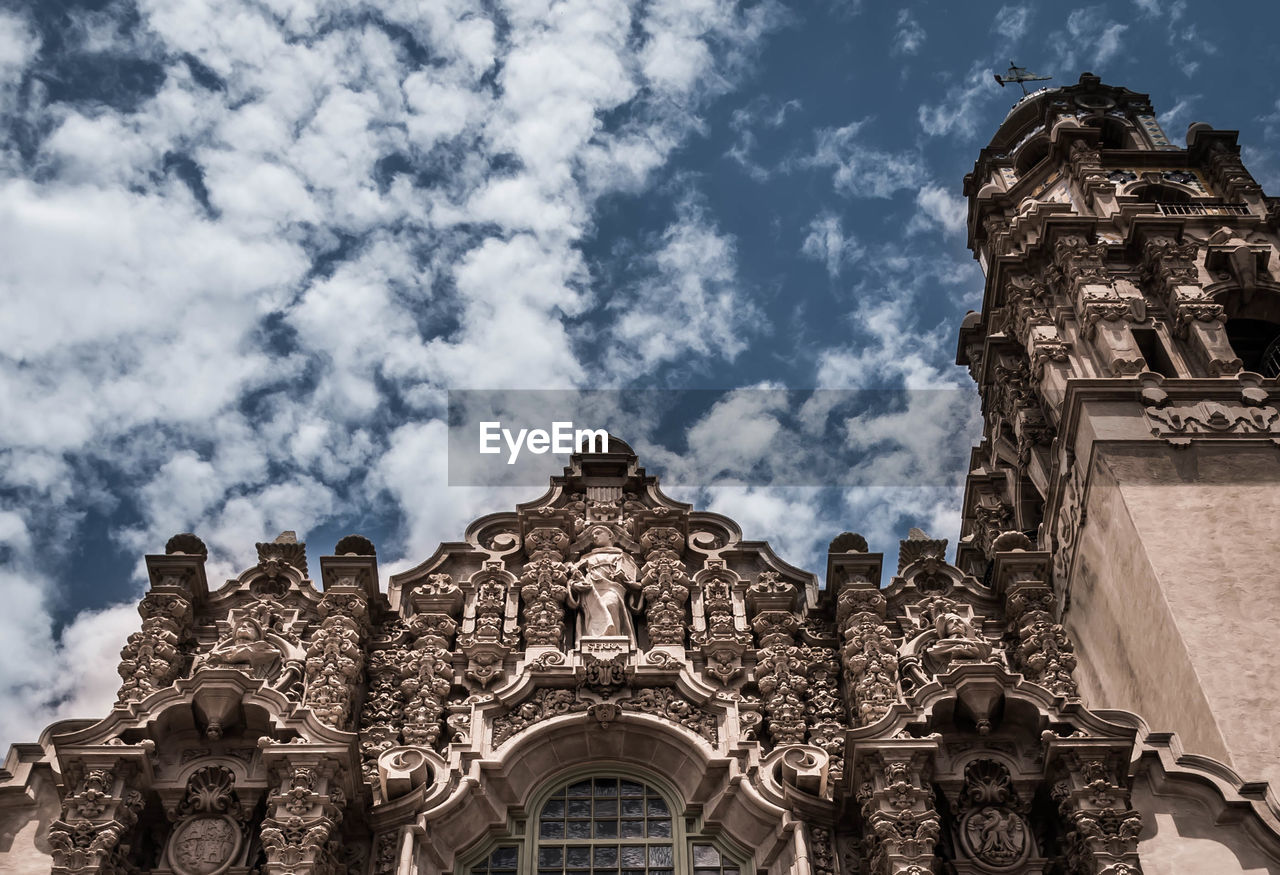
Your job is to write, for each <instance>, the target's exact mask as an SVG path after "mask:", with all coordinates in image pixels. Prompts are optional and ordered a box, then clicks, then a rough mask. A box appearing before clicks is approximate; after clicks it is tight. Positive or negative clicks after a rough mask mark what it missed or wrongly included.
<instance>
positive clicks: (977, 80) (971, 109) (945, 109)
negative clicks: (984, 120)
mask: <svg viewBox="0 0 1280 875" xmlns="http://www.w3.org/2000/svg"><path fill="white" fill-rule="evenodd" d="M999 89H1000V86H999V85H997V84H996V81H995V79H994V78H993V77H992V72H991V69H990V66H989V65H988V64H987V63H986V62H983V61H977V62H975V63H974V64H973V66H971V67H970V68H969V72H968V73H966V74H965V77H964V81H963V82H960V83H957V84H955V85H953V86H951V87H950V88H948V89H947V93H946V97H944V98H943V100H942V101H941V102H939V103H937V104H921V105H920V107H919V108H918V109H917V110H916V118H917V119H918V120H919V122H920V127H921V128H922V129H923V130H924V132H925V133H926V134H928V135H929V136H931V137H942V136H947V135H950V134H952V133H954V134H957V135H959V136H960V137H962V138H964V139H969V138H970V137H973V136H974V134H976V133H977V124H978V121H977V120H978V112H977V105H978V102H979V101H980V100H982V98H983V97H984V96H986V97H992V96H994V95H995V93H996V92H997V91H998V90H999Z"/></svg>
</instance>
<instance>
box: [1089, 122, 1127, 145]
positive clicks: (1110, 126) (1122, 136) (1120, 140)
mask: <svg viewBox="0 0 1280 875" xmlns="http://www.w3.org/2000/svg"><path fill="white" fill-rule="evenodd" d="M1085 124H1087V125H1088V126H1089V127H1091V128H1098V129H1099V130H1100V131H1101V135H1100V136H1099V137H1098V148H1100V149H1127V148H1128V147H1129V145H1130V139H1129V128H1128V127H1127V126H1126V125H1125V123H1124V122H1122V121H1120V120H1118V119H1113V118H1094V119H1090V120H1089V121H1087V122H1085Z"/></svg>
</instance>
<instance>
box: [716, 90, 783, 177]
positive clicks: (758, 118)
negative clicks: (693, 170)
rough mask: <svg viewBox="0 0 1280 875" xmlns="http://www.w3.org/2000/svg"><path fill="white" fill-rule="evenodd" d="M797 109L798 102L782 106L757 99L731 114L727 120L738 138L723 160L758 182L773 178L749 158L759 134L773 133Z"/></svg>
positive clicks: (762, 98)
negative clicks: (729, 160)
mask: <svg viewBox="0 0 1280 875" xmlns="http://www.w3.org/2000/svg"><path fill="white" fill-rule="evenodd" d="M799 109H800V101H799V100H787V101H783V102H780V103H779V102H777V101H770V100H769V99H767V98H764V97H759V98H756V99H755V100H753V101H751V102H750V103H748V104H747V105H746V106H742V107H739V108H738V109H735V110H734V111H733V115H732V116H731V117H730V119H729V127H730V128H732V129H733V130H734V132H735V133H736V134H737V140H736V141H735V142H734V144H733V145H732V146H731V147H730V148H729V150H728V151H727V152H726V153H725V156H726V157H727V158H729V159H731V160H733V161H734V162H736V163H737V164H738V165H739V166H740V167H742V169H743V170H744V171H746V173H747V175H748V176H750V177H751V178H752V179H754V180H756V181H757V182H763V181H764V180H766V179H768V178H769V177H770V176H771V175H772V171H771V170H770V169H769V168H766V167H764V166H763V165H761V164H760V163H758V162H757V161H756V160H755V158H753V157H752V152H754V151H755V148H756V140H757V135H758V132H759V131H762V130H776V129H778V128H781V127H782V126H783V125H784V124H785V123H786V120H787V115H788V114H789V113H791V112H792V111H793V110H799Z"/></svg>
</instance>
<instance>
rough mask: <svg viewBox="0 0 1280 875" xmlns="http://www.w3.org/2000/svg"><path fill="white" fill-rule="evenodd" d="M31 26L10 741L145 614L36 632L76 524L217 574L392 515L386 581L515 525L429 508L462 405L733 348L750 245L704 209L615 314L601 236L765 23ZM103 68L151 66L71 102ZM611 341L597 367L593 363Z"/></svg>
mask: <svg viewBox="0 0 1280 875" xmlns="http://www.w3.org/2000/svg"><path fill="white" fill-rule="evenodd" d="M44 14H48V15H50V16H53V14H54V13H53V12H48V11H47V10H44V11H42V10H40V9H34V10H32V11H29V12H27V13H25V14H23V13H14V12H12V11H10V12H0V115H3V121H4V133H3V136H4V139H3V141H0V171H2V177H3V178H0V285H3V287H4V289H5V294H4V295H3V296H0V322H2V323H3V324H5V325H6V345H5V348H4V349H3V350H2V351H0V407H2V408H3V409H5V410H8V411H20V412H21V413H20V415H8V416H5V417H3V418H0V446H2V447H3V454H4V455H3V464H0V478H2V479H0V496H2V500H3V504H2V505H0V560H3V565H4V570H3V572H0V601H3V603H4V604H5V605H6V606H7V608H8V609H7V610H6V611H5V612H4V615H3V617H2V618H0V639H2V640H4V641H5V642H6V645H7V647H8V649H10V650H11V651H12V652H13V653H14V654H20V655H18V656H13V657H12V658H9V659H6V660H5V662H4V665H3V667H0V696H2V697H3V698H4V701H5V702H6V707H5V708H4V709H3V712H0V738H2V739H4V740H9V739H16V738H19V737H29V736H31V735H32V734H33V733H34V732H35V731H36V730H37V729H38V727H39V726H41V725H42V724H44V723H45V722H47V721H48V720H49V719H52V718H54V717H57V716H63V715H68V714H73V713H74V714H92V713H100V712H101V710H102V709H103V708H104V707H106V705H107V704H108V702H109V700H110V696H111V692H112V691H113V690H114V688H115V684H116V679H114V678H113V677H112V676H111V675H112V671H113V667H114V663H115V652H116V650H117V648H118V647H119V645H120V642H121V641H122V640H123V638H124V636H125V635H126V634H127V633H128V632H129V631H131V630H132V629H134V628H136V623H137V616H136V614H135V613H134V612H133V610H132V608H131V607H125V606H116V607H112V606H106V607H103V608H101V609H98V610H96V611H93V612H83V613H81V614H79V615H74V614H69V615H68V616H67V617H66V618H65V622H62V623H55V619H54V611H53V610H52V608H51V606H52V605H56V604H58V603H59V602H60V601H67V600H69V599H70V597H69V596H68V595H67V594H66V592H65V584H63V583H61V582H60V580H59V576H58V569H59V568H62V567H65V563H66V562H67V561H69V559H70V556H71V554H73V553H74V552H75V549H76V548H75V546H74V544H75V540H76V535H77V532H78V531H79V529H78V526H79V525H80V524H81V523H82V522H83V520H84V519H86V518H87V517H89V516H94V515H97V516H99V517H102V516H109V517H110V518H111V519H112V520H113V523H112V524H111V526H110V527H109V529H108V531H107V535H108V536H109V537H110V538H111V539H113V540H114V542H115V543H116V544H117V545H118V546H119V547H121V548H122V549H125V550H128V551H140V550H148V551H149V550H155V549H157V548H158V547H159V546H160V545H161V544H162V543H163V542H164V538H165V537H166V536H167V535H168V534H171V533H172V532H174V531H178V530H182V529H191V530H195V531H198V532H200V533H201V535H202V536H203V537H204V538H205V540H206V541H207V542H208V543H209V546H210V548H211V551H212V556H211V567H210V578H211V580H213V581H215V582H216V581H219V580H220V579H222V578H223V577H225V576H227V575H228V574H229V573H231V572H232V571H233V570H234V569H235V568H237V567H238V566H242V565H243V564H246V563H247V562H248V561H251V558H250V557H249V556H246V555H245V553H244V550H245V548H246V547H247V546H250V545H252V543H253V542H254V541H256V540H260V539H261V538H263V537H264V536H267V537H269V536H270V535H271V534H272V533H273V532H274V531H278V530H280V529H283V528H294V529H298V530H300V531H301V532H303V533H304V534H305V532H306V530H308V529H310V528H313V527H315V526H318V525H321V524H323V523H324V522H325V521H326V520H330V519H333V518H334V517H335V515H337V514H339V513H340V512H341V513H343V514H344V517H343V518H344V519H351V518H353V516H358V515H359V512H360V510H359V509H361V508H370V507H374V506H375V505H378V504H379V503H387V502H390V503H391V509H390V511H389V512H388V515H389V516H391V517H393V518H394V519H396V520H397V525H396V531H395V532H394V533H393V534H394V538H393V542H392V543H390V544H388V543H386V542H385V541H384V543H383V544H382V545H380V546H382V547H383V548H384V549H385V550H386V551H387V555H386V557H385V558H386V560H387V562H386V564H387V565H388V566H389V567H390V568H391V569H392V570H394V569H395V568H396V567H398V563H401V562H402V561H403V560H402V559H401V558H400V557H403V556H409V555H421V554H423V553H424V552H428V551H429V549H430V547H431V545H432V544H433V543H434V542H435V541H437V540H440V539H441V538H443V537H452V536H454V535H456V532H457V531H458V530H459V529H460V527H461V525H462V524H463V523H464V522H465V521H466V520H468V519H470V518H471V517H472V516H474V515H475V514H476V513H477V512H479V511H480V510H482V509H491V508H492V507H493V506H495V504H494V501H495V500H496V501H499V502H501V504H500V505H497V506H505V505H506V504H509V503H510V501H511V498H510V496H501V497H495V496H494V495H485V494H483V491H482V490H476V491H466V490H455V491H453V492H451V494H450V497H451V499H452V500H451V501H449V502H437V501H429V500H426V499H425V498H424V496H427V495H430V494H432V491H433V490H440V489H441V488H442V487H443V485H444V482H445V472H444V465H443V455H444V448H445V434H444V427H443V423H442V421H441V418H440V417H441V416H442V410H443V396H444V390H445V389H446V388H448V387H460V386H468V387H474V388H486V387H500V388H520V387H539V388H541V387H563V388H572V387H576V386H583V385H591V384H592V383H593V382H594V381H596V380H598V379H600V377H601V375H604V376H605V377H606V378H607V377H608V376H609V375H610V374H611V373H613V372H614V371H616V370H617V369H620V368H623V367H625V368H626V369H627V371H628V374H629V375H630V376H633V377H634V376H638V375H643V373H645V372H646V370H649V369H653V368H657V367H660V366H661V365H662V364H664V363H666V362H669V361H670V360H671V359H672V358H673V357H677V356H678V357H680V358H681V359H683V360H690V359H693V360H696V359H700V358H701V359H705V360H720V359H726V360H727V359H729V358H732V357H733V356H735V355H737V354H738V353H739V352H740V351H741V349H742V343H743V342H742V340H741V338H740V336H739V335H738V334H737V333H736V331H735V328H736V327H739V326H741V325H742V324H743V320H744V319H747V318H749V317H750V314H751V313H752V304H751V302H750V300H748V299H746V297H745V293H744V292H743V291H742V288H741V286H740V284H739V283H738V282H737V277H736V274H735V268H734V265H733V252H734V241H733V239H732V237H731V236H730V235H727V234H726V233H724V232H723V231H721V230H720V229H719V228H718V227H717V226H716V224H715V223H714V222H713V221H711V220H710V219H708V218H706V217H705V216H704V215H703V214H702V213H701V212H700V210H699V209H698V208H697V206H696V201H694V200H689V201H688V202H687V203H683V204H682V205H680V206H679V207H678V210H677V212H676V215H675V216H674V217H673V218H672V219H671V222H670V224H669V226H668V227H667V228H666V229H665V230H663V231H659V232H655V233H654V234H652V235H650V236H649V237H647V238H646V243H645V245H647V246H649V247H650V248H649V249H648V250H647V251H643V252H637V253H633V256H632V259H631V260H632V262H633V263H634V265H635V271H634V274H635V275H634V277H633V278H632V279H630V280H628V282H629V283H630V285H629V286H628V288H630V289H631V290H632V291H633V292H634V294H633V295H631V296H630V297H629V298H628V299H627V300H626V301H616V300H615V301H611V300H610V299H609V298H608V296H605V295H602V294H600V292H599V290H598V289H597V288H596V287H595V284H594V281H593V273H592V266H591V264H590V260H589V258H588V257H587V256H586V255H585V254H584V241H585V240H586V239H588V238H589V236H590V234H591V233H592V231H593V227H594V223H595V221H596V217H597V213H598V209H599V204H600V202H601V199H602V198H605V197H607V196H609V195H613V194H617V193H638V192H642V191H645V190H646V189H648V188H649V187H651V186H652V185H653V183H654V179H655V177H656V176H657V175H658V174H660V173H661V172H662V170H663V168H664V167H666V166H667V164H668V162H669V160H670V157H671V155H672V153H673V151H674V150H676V149H677V148H679V147H680V145H681V144H682V143H684V142H686V141H687V140H688V138H689V137H690V135H691V134H693V133H695V132H696V131H697V130H698V126H699V124H700V122H699V119H698V113H699V110H700V107H702V106H703V105H704V104H705V103H706V101H708V100H709V99H711V98H713V97H715V96H717V95H719V94H722V93H725V92H726V91H728V90H731V89H732V88H733V87H734V84H735V81H736V80H737V78H738V77H739V76H740V75H741V73H742V71H743V70H744V69H745V67H746V65H747V64H748V62H749V60H750V58H751V56H752V52H753V51H754V49H755V47H756V46H757V44H758V43H759V41H760V40H761V38H762V37H763V36H764V35H765V34H766V33H768V32H769V31H770V30H771V29H773V28H775V27H776V26H777V25H778V23H779V21H780V20H781V15H780V13H779V11H778V9H777V8H776V7H775V6H774V5H773V4H772V3H770V2H763V3H752V4H748V5H745V6H744V5H740V4H736V3H733V2H728V0H693V2H690V0H656V2H652V3H645V4H639V5H630V4H626V3H622V2H611V0H566V2H561V3H557V4H554V5H551V4H546V3H538V2H528V3H522V2H512V3H498V4H492V3H483V2H478V0H477V2H464V0H439V2H432V3H419V2H408V0H403V2H400V0H384V2H380V3H377V4H373V3H365V4H355V5H353V4H349V3H337V2H324V0H316V2H295V0H289V2H284V0H267V2H241V0H140V2H138V3H137V4H136V5H133V4H127V3H123V2H119V3H114V4H109V5H107V6H106V7H105V9H103V10H99V11H93V12H90V11H85V10H76V9H74V8H73V9H71V10H70V11H62V12H58V15H60V16H62V17H61V18H59V19H57V20H52V19H50V20H44V19H41V18H40V16H41V15H44ZM42 28H43V29H42ZM50 29H57V30H58V31H59V33H60V36H59V37H58V38H57V39H56V40H55V41H54V42H53V43H50V44H46V45H43V46H42V42H41V39H42V38H41V34H42V33H48V32H51V30H50ZM55 43H56V44H55ZM108 62H110V63H109V64H108ZM95 64H96V65H102V64H108V66H111V65H114V66H111V68H112V69H115V70H127V71H130V72H129V75H127V76H126V75H124V74H120V75H117V76H114V78H113V77H105V78H102V80H101V81H99V82H97V83H96V84H94V85H93V87H92V88H90V87H89V86H88V85H85V86H84V87H82V88H81V89H80V90H79V91H77V90H76V89H75V88H71V87H69V86H66V83H67V82H69V81H71V79H72V78H74V77H71V78H68V77H69V76H70V74H69V73H67V71H75V70H80V71H83V70H86V69H97V68H95V67H94V65H95ZM59 83H62V84H61V85H60V84H59ZM94 89H96V91H95V90H94ZM672 313H674V315H675V316H676V317H677V318H670V315H671V314H672ZM664 314H665V318H664ZM593 318H595V319H596V320H597V321H598V323H600V324H603V323H605V322H612V323H613V328H612V329H609V330H612V332H613V342H612V343H610V344H609V345H608V348H609V349H610V350H611V355H612V356H613V357H612V358H609V359H608V360H603V359H602V360H599V361H597V360H595V358H594V357H593V354H590V353H589V350H590V349H591V346H590V344H585V345H584V343H585V342H584V340H583V338H584V337H585V336H587V335H590V334H591V333H592V332H590V331H584V330H583V329H582V328H581V325H582V324H584V323H586V324H589V323H590V322H591V320H592V319H593ZM701 321H707V322H714V323H723V324H724V328H723V331H722V332H721V333H716V332H710V333H708V332H705V331H703V332H694V331H691V330H690V325H691V324H694V323H697V322H701ZM573 324H577V325H578V326H579V327H578V328H576V329H574V328H572V325H573ZM602 330H605V329H602ZM353 509H355V510H354V512H353ZM397 551H399V552H397ZM132 595H133V593H129V592H119V593H118V594H117V596H116V597H117V598H118V599H121V600H126V601H127V600H128V599H131V598H132ZM71 600H72V601H74V599H71ZM99 604H101V601H99ZM85 666H89V670H87V671H86V670H85V669H84V667H85Z"/></svg>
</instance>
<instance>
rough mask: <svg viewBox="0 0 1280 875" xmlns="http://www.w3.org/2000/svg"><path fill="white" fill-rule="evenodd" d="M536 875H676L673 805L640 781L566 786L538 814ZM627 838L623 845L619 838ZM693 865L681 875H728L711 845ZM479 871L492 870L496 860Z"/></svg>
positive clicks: (511, 874) (509, 873) (701, 847)
mask: <svg viewBox="0 0 1280 875" xmlns="http://www.w3.org/2000/svg"><path fill="white" fill-rule="evenodd" d="M538 814H539V817H538V832H537V842H536V855H535V859H536V860H537V873H538V875H553V873H554V875H570V873H580V875H605V873H608V875H675V872H676V870H675V865H676V860H675V857H676V854H675V845H674V844H673V841H672V839H673V837H674V832H673V831H674V829H675V825H674V823H673V821H672V817H671V814H672V812H671V807H670V806H669V805H668V804H667V801H666V800H665V799H663V798H662V796H661V795H660V794H659V793H658V792H657V791H656V790H654V789H653V788H652V787H648V786H646V785H644V784H642V783H640V782H639V781H628V780H625V779H620V778H604V777H599V778H591V779H589V780H582V781H575V782H573V783H571V784H567V785H564V786H562V787H561V788H560V789H559V790H558V791H557V792H555V793H553V794H552V795H551V796H550V797H548V799H547V801H546V803H544V805H543V807H542V810H541V811H540V812H539V813H538ZM620 838H621V839H623V840H626V843H625V844H621V845H620V844H619V843H618V839H620ZM694 847H695V848H696V850H695V854H696V856H695V858H694V866H696V867H698V868H697V869H696V870H695V869H693V868H690V869H688V870H682V873H681V875H695V872H696V875H704V872H703V870H706V871H705V875H726V873H725V872H723V871H721V866H722V862H721V861H722V858H721V856H720V854H719V853H718V852H717V851H716V849H715V847H714V846H713V845H711V844H710V843H709V842H705V841H702V842H698V843H697V844H696V845H695V846H694ZM489 867H490V868H488V869H486V870H481V869H478V868H477V869H475V870H473V871H475V872H476V873H481V872H483V873H484V875H490V873H493V872H498V871H500V872H502V873H503V875H515V872H516V869H515V867H514V865H513V868H512V869H510V870H505V869H503V870H494V869H493V868H492V862H490V863H489Z"/></svg>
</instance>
